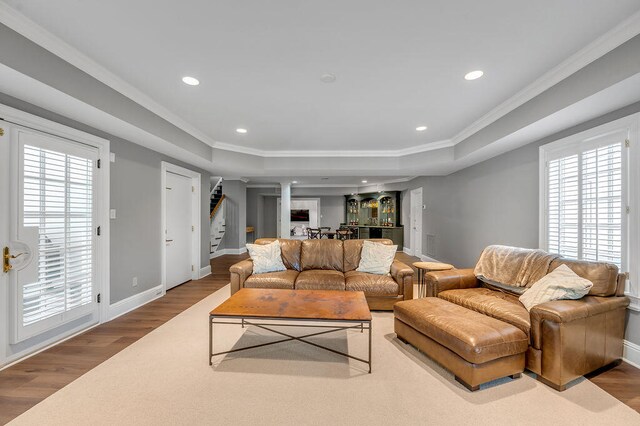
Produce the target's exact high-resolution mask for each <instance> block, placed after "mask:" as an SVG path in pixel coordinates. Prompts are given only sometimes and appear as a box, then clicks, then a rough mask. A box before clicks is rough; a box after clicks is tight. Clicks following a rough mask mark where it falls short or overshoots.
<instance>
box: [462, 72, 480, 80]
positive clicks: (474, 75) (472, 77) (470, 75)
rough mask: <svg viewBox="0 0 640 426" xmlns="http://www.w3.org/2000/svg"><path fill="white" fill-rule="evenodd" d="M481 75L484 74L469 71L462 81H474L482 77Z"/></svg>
mask: <svg viewBox="0 0 640 426" xmlns="http://www.w3.org/2000/svg"><path fill="white" fill-rule="evenodd" d="M483 75H484V73H483V72H482V71H480V70H476V71H471V72H469V73H467V74H466V75H465V76H464V79H465V80H476V79H478V78H480V77H482V76H483Z"/></svg>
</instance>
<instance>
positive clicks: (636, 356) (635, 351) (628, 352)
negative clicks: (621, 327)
mask: <svg viewBox="0 0 640 426" xmlns="http://www.w3.org/2000/svg"><path fill="white" fill-rule="evenodd" d="M622 359H624V360H625V362H627V363H629V364H631V365H633V366H634V367H636V368H640V345H636V344H635V343H633V342H630V341H628V340H625V341H624V346H623V349H622Z"/></svg>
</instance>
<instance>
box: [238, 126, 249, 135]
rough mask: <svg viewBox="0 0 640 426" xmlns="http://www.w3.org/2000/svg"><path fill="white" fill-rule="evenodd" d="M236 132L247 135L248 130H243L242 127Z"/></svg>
mask: <svg viewBox="0 0 640 426" xmlns="http://www.w3.org/2000/svg"><path fill="white" fill-rule="evenodd" d="M236 132H238V133H243V134H244V133H247V129H243V128H241V127H240V128H237V129H236Z"/></svg>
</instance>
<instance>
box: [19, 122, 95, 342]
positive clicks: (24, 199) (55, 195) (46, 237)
mask: <svg viewBox="0 0 640 426" xmlns="http://www.w3.org/2000/svg"><path fill="white" fill-rule="evenodd" d="M10 138H11V143H12V153H11V163H12V164H11V166H12V167H11V170H12V172H11V182H12V187H11V194H12V202H11V210H12V211H11V213H12V214H11V217H12V218H11V241H10V242H9V244H8V246H7V247H8V250H7V251H8V253H9V255H10V256H15V258H12V259H11V262H12V269H11V270H10V271H8V276H9V285H10V288H11V294H12V298H11V307H12V315H11V317H12V318H11V319H12V324H13V326H12V332H11V334H10V336H11V343H18V342H22V341H24V340H26V339H29V338H32V337H34V336H37V335H40V334H42V333H44V332H46V331H48V330H51V329H53V328H56V327H59V326H62V325H64V324H67V323H69V322H71V321H74V320H76V319H78V318H80V317H83V316H90V317H91V319H92V320H94V321H97V320H98V318H99V312H98V303H97V298H96V296H97V284H96V283H97V279H96V236H97V235H96V234H97V232H98V229H97V226H96V210H97V209H96V199H97V198H96V193H97V187H96V176H97V170H96V167H97V160H98V154H99V152H98V149H97V148H95V147H92V146H88V145H85V144H82V143H78V142H74V141H70V140H67V139H63V138H59V137H56V136H52V135H49V134H46V133H41V132H38V131H35V130H31V129H28V128H23V127H20V126H12V127H11V135H10Z"/></svg>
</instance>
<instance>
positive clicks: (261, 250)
mask: <svg viewBox="0 0 640 426" xmlns="http://www.w3.org/2000/svg"><path fill="white" fill-rule="evenodd" d="M247 251H249V256H251V260H253V273H254V274H264V273H266V272H276V271H286V270H287V268H286V267H285V266H284V263H283V262H282V250H281V248H280V241H278V240H275V241H274V242H272V243H269V244H264V245H261V244H247Z"/></svg>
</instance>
